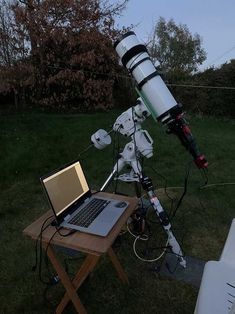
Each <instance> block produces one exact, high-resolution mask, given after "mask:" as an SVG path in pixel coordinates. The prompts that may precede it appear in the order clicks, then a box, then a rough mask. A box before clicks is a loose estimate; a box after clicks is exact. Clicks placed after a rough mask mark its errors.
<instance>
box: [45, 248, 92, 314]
mask: <svg viewBox="0 0 235 314" xmlns="http://www.w3.org/2000/svg"><path fill="white" fill-rule="evenodd" d="M47 255H48V257H49V259H50V261H51V263H52V265H53V267H54V268H55V270H56V271H57V274H58V276H59V278H60V280H61V282H62V283H63V285H64V287H65V289H66V291H67V294H68V298H69V299H70V300H71V301H72V302H73V305H74V307H75V309H76V311H77V312H78V313H79V314H86V313H87V312H86V309H85V307H84V306H83V304H82V303H81V301H80V299H79V297H78V295H77V292H76V290H75V288H74V286H73V284H72V282H71V281H70V279H69V277H68V275H67V273H66V272H65V270H64V269H63V267H62V266H61V264H60V262H59V261H58V260H57V258H56V256H55V253H54V251H53V249H52V247H51V246H49V247H48V249H47Z"/></svg>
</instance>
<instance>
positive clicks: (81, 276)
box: [56, 254, 100, 314]
mask: <svg viewBox="0 0 235 314" xmlns="http://www.w3.org/2000/svg"><path fill="white" fill-rule="evenodd" d="M99 258H100V256H99V255H91V254H88V255H87V257H86V259H85V261H84V262H83V264H82V266H81V267H80V269H79V271H78V272H77V274H76V276H75V277H74V279H73V286H74V287H75V289H76V290H77V289H78V288H79V287H80V286H81V285H82V283H83V282H84V280H85V279H86V278H87V276H88V275H89V273H90V272H91V271H92V270H93V269H94V267H95V265H96V264H97V262H98V260H99ZM69 301H70V297H69V295H68V292H67V293H65V294H64V296H63V298H62V300H61V301H60V304H59V305H58V306H57V309H56V313H57V314H60V313H62V312H63V310H64V309H65V307H66V306H67V304H68V303H69Z"/></svg>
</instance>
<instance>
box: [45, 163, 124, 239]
mask: <svg viewBox="0 0 235 314" xmlns="http://www.w3.org/2000/svg"><path fill="white" fill-rule="evenodd" d="M40 181H41V183H42V185H43V187H44V190H45V192H46V195H47V198H48V200H49V203H50V205H51V208H52V210H53V212H54V215H55V223H56V224H57V225H58V226H61V227H65V228H69V229H74V230H79V231H82V232H86V233H91V234H95V235H99V236H106V235H107V234H108V233H109V232H110V230H111V229H112V228H113V226H114V225H115V224H116V222H117V221H118V219H119V218H120V217H121V215H122V214H123V212H124V211H125V209H126V208H127V207H128V205H129V203H128V202H124V201H120V200H115V199H111V198H108V197H100V196H98V195H94V194H93V195H92V192H91V190H90V188H89V186H88V183H87V181H86V178H85V175H84V172H83V170H82V166H81V164H80V162H79V161H75V162H72V163H70V164H67V165H65V166H63V167H61V168H60V169H57V170H55V171H53V172H51V173H50V174H48V175H45V176H43V177H41V178H40Z"/></svg>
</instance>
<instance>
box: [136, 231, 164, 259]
mask: <svg viewBox="0 0 235 314" xmlns="http://www.w3.org/2000/svg"><path fill="white" fill-rule="evenodd" d="M139 239H140V236H138V237H136V239H135V241H134V243H133V251H134V253H135V256H136V257H137V258H138V259H139V260H141V261H142V262H148V263H152V262H156V261H158V260H159V259H160V258H162V256H163V255H164V254H165V252H166V247H167V245H168V241H169V238H167V241H166V245H165V246H166V247H165V249H163V251H162V253H161V254H160V255H159V256H158V257H156V258H154V259H145V258H142V257H140V256H139V255H138V253H137V252H136V242H137V241H138V240H139ZM141 240H143V239H141ZM143 241H146V240H143Z"/></svg>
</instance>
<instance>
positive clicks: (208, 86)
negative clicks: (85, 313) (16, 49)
mask: <svg viewBox="0 0 235 314" xmlns="http://www.w3.org/2000/svg"><path fill="white" fill-rule="evenodd" d="M47 67H49V68H53V69H58V70H67V69H69V70H70V71H74V72H75V71H76V72H77V71H80V72H83V73H92V74H96V75H104V76H106V77H111V78H125V79H128V80H130V81H132V80H133V79H132V77H130V76H127V75H122V74H117V73H116V74H110V73H103V72H95V71H89V70H81V69H72V68H70V67H69V66H67V67H61V66H52V65H47ZM166 85H167V86H175V87H186V88H206V89H224V90H235V87H233V86H211V85H194V84H192V83H189V84H174V83H172V84H166Z"/></svg>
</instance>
